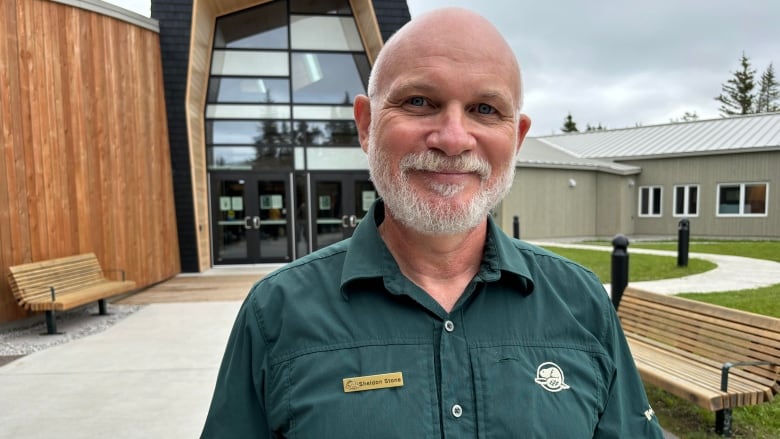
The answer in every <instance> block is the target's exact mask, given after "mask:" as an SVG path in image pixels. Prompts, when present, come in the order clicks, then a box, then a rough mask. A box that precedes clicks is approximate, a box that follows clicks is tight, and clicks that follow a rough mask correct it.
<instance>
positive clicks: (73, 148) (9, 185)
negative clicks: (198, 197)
mask: <svg viewBox="0 0 780 439" xmlns="http://www.w3.org/2000/svg"><path fill="white" fill-rule="evenodd" d="M0 20H1V21H0V23H1V24H0V41H2V42H3V43H2V44H0V97H1V100H0V125H1V126H2V127H3V130H2V131H1V132H0V136H2V137H1V138H0V271H1V272H2V273H3V274H4V275H3V277H2V280H0V322H5V321H10V320H15V319H18V318H22V317H25V316H26V315H27V313H25V312H24V311H23V310H22V309H21V308H20V307H19V306H18V305H17V304H16V302H15V300H14V298H13V296H12V293H11V291H10V287H9V285H8V282H7V280H6V278H5V273H6V272H7V268H8V267H9V266H13V265H16V264H21V263H27V262H35V261H40V260H45V259H50V258H56V257H62V256H68V255H73V254H78V253H85V252H94V253H96V254H97V256H98V258H99V259H100V261H101V263H102V265H103V267H105V268H124V269H125V270H126V271H127V277H128V279H132V280H135V281H136V282H137V283H138V286H139V287H144V286H147V285H151V284H154V283H156V282H159V281H161V280H164V279H167V278H169V277H171V276H173V275H175V274H177V273H178V272H179V271H180V269H179V256H178V251H177V247H178V239H177V234H176V217H175V211H174V208H173V206H174V203H173V191H172V187H171V162H170V155H169V149H168V141H167V139H168V131H167V126H166V112H165V101H164V97H163V83H162V68H161V63H160V59H161V57H160V46H159V38H158V34H157V33H156V32H155V31H152V30H149V29H148V28H144V27H140V26H137V25H134V24H131V23H128V22H125V21H122V20H119V19H116V18H112V17H109V16H106V15H102V14H99V13H96V12H93V11H89V10H85V9H81V8H78V7H73V6H69V5H66V4H60V3H54V2H49V1H45V0H3V1H2V2H0Z"/></svg>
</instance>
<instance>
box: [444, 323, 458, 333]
mask: <svg viewBox="0 0 780 439" xmlns="http://www.w3.org/2000/svg"><path fill="white" fill-rule="evenodd" d="M444 329H445V330H446V331H447V332H452V331H454V330H455V324H454V323H452V320H447V321H446V322H444Z"/></svg>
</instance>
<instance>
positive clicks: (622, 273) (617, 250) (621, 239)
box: [610, 235, 628, 309]
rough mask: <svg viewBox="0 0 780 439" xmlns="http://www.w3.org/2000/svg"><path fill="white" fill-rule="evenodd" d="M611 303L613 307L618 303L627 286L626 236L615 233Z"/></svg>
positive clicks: (616, 306)
mask: <svg viewBox="0 0 780 439" xmlns="http://www.w3.org/2000/svg"><path fill="white" fill-rule="evenodd" d="M612 247H613V249H612V282H611V283H610V289H611V290H612V305H613V306H614V307H615V309H617V308H618V306H619V305H620V299H621V298H622V297H623V291H625V289H626V287H627V286H628V238H626V236H625V235H616V236H615V238H614V239H613V240H612Z"/></svg>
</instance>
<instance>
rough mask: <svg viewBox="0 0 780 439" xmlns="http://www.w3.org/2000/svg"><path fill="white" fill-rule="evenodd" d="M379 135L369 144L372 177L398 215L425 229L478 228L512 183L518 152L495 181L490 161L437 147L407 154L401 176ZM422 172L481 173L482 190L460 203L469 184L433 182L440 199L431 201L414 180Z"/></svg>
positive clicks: (432, 231)
mask: <svg viewBox="0 0 780 439" xmlns="http://www.w3.org/2000/svg"><path fill="white" fill-rule="evenodd" d="M372 134H373V133H372ZM375 138H376V137H375V136H373V135H372V136H371V138H370V139H369V147H368V164H369V171H370V173H371V180H372V181H373V182H374V185H375V186H376V188H377V190H378V191H379V194H380V195H381V196H382V198H383V200H384V202H385V207H386V208H387V210H389V212H390V213H391V215H392V216H393V218H395V219H396V220H398V221H399V222H401V223H402V224H404V225H405V226H406V227H409V228H411V229H412V230H415V231H418V232H420V233H424V234H429V235H453V234H458V233H463V232H466V231H468V230H471V229H474V228H475V227H477V226H478V225H480V224H481V223H482V222H483V221H485V218H486V217H487V215H488V214H489V213H490V211H491V210H492V209H493V208H494V207H496V205H498V203H499V202H500V201H501V200H502V199H503V198H504V197H505V196H506V194H507V193H508V192H509V189H510V188H511V187H512V182H513V181H514V176H515V160H514V156H513V159H512V160H511V162H510V163H508V164H507V166H506V167H505V168H504V169H503V170H501V171H502V172H500V174H498V175H497V176H496V178H495V180H494V181H492V184H491V180H490V177H491V175H492V169H491V166H490V164H489V163H488V162H487V161H486V160H484V159H482V158H480V157H477V156H476V155H473V154H466V155H459V156H453V157H448V156H445V155H443V154H441V153H437V152H435V151H433V150H427V151H423V152H418V153H412V154H408V155H406V156H404V157H403V158H402V159H401V163H400V164H399V175H393V174H392V167H391V166H390V162H389V159H388V158H387V157H386V154H385V153H384V148H382V147H379V146H378V145H376V143H375V141H374V140H373V139H375ZM420 170H423V171H441V170H448V171H460V172H474V173H476V174H478V175H479V176H480V177H481V184H480V185H481V187H480V191H479V192H478V193H477V194H476V195H475V196H474V197H473V198H472V199H471V200H469V201H465V202H460V201H456V200H455V196H456V195H458V194H460V193H461V192H462V191H463V189H464V187H463V185H459V184H431V185H430V186H429V187H430V189H432V190H433V192H435V193H437V194H438V195H439V198H438V199H428V198H426V197H425V196H423V195H422V194H421V193H420V192H419V190H416V189H415V188H414V187H412V185H411V183H410V182H409V172H410V171H420ZM429 198H430V197H429Z"/></svg>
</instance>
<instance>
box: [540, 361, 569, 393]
mask: <svg viewBox="0 0 780 439" xmlns="http://www.w3.org/2000/svg"><path fill="white" fill-rule="evenodd" d="M534 381H535V382H536V384H539V385H540V386H542V388H543V389H544V390H547V391H548V392H560V391H561V390H566V389H568V388H569V386H567V385H566V383H565V382H563V370H561V368H560V367H559V366H558V365H557V364H555V363H552V362H550V361H548V362H546V363H542V364H540V365H539V367H538V368H536V379H535V380H534Z"/></svg>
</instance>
